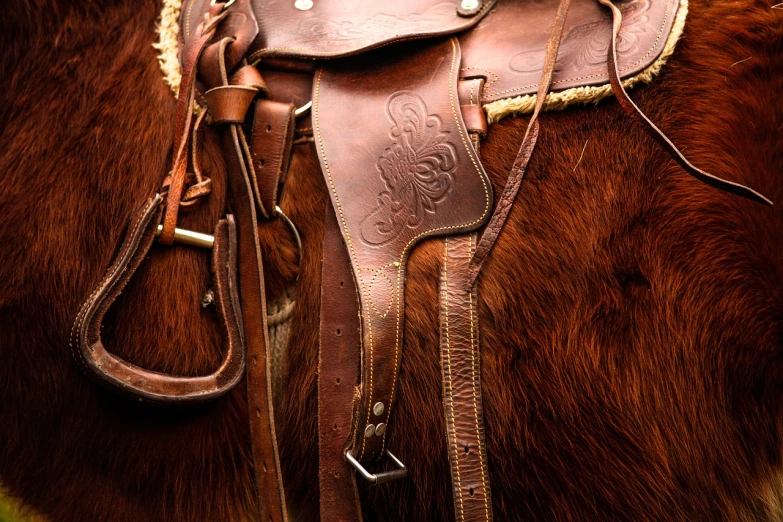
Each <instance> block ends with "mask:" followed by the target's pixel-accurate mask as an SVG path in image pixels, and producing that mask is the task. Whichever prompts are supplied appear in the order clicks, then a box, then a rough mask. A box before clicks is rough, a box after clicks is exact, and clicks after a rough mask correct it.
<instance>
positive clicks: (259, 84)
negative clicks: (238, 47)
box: [228, 65, 269, 98]
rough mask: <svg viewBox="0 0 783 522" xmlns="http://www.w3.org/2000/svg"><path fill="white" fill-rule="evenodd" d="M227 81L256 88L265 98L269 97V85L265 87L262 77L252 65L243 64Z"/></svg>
mask: <svg viewBox="0 0 783 522" xmlns="http://www.w3.org/2000/svg"><path fill="white" fill-rule="evenodd" d="M228 83H230V84H231V85H237V86H243V87H252V88H254V89H258V90H259V91H260V92H261V94H262V95H263V96H264V97H265V98H267V97H269V87H267V85H266V82H265V81H264V77H263V76H261V73H260V72H259V71H258V69H256V68H255V66H253V65H245V66H243V67H240V68H239V69H237V70H236V71H235V72H234V73H233V74H232V75H231V77H230V78H229V81H228Z"/></svg>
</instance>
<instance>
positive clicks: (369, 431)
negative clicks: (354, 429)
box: [364, 424, 375, 438]
mask: <svg viewBox="0 0 783 522" xmlns="http://www.w3.org/2000/svg"><path fill="white" fill-rule="evenodd" d="M373 435H375V425H374V424H368V425H367V427H366V428H364V436H365V438H370V437H372V436H373Z"/></svg>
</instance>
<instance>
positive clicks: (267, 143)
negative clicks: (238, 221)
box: [250, 100, 296, 219]
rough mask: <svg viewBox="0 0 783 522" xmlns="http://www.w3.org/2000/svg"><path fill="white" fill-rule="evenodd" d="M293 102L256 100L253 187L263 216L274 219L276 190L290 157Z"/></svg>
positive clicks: (294, 123)
mask: <svg viewBox="0 0 783 522" xmlns="http://www.w3.org/2000/svg"><path fill="white" fill-rule="evenodd" d="M295 109H296V107H295V106H294V104H293V103H281V102H276V101H270V100H258V101H257V102H256V109H255V116H254V119H253V134H252V138H251V141H250V154H251V156H252V157H253V170H254V172H255V176H254V178H253V187H254V189H255V193H256V201H257V202H258V207H259V211H260V213H261V215H262V216H263V217H264V218H265V219H271V218H273V217H274V216H275V215H276V214H275V206H276V205H277V192H278V189H279V187H280V184H281V183H282V182H283V181H284V180H285V174H286V172H288V163H289V161H290V159H291V146H292V143H293V141H294V128H295V127H296V121H295V118H294V110H295Z"/></svg>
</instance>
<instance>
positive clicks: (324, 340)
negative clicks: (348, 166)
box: [318, 204, 362, 522]
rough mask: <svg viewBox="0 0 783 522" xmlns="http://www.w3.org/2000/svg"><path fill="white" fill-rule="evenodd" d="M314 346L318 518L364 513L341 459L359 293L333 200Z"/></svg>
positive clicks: (357, 338)
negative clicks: (315, 359) (316, 375)
mask: <svg viewBox="0 0 783 522" xmlns="http://www.w3.org/2000/svg"><path fill="white" fill-rule="evenodd" d="M323 252H324V253H323V263H322V270H321V330H320V346H319V350H318V459H319V461H318V483H319V488H320V506H321V520H329V521H335V522H338V521H341V522H350V521H359V520H361V519H362V515H361V508H360V506H359V495H358V493H357V490H356V473H355V471H354V469H353V468H352V467H351V466H350V465H349V464H348V462H347V461H346V460H345V456H344V455H345V451H346V450H347V449H348V446H349V444H350V439H351V433H352V428H353V426H352V422H353V418H354V410H355V409H356V408H357V407H358V406H359V402H358V400H357V399H358V397H356V396H355V394H354V390H355V389H356V386H358V384H359V375H360V361H361V334H360V325H359V294H358V293H357V291H356V283H355V282H354V278H353V273H352V272H351V259H350V257H348V249H347V247H346V245H345V241H343V236H342V234H341V233H340V224H339V223H338V222H337V216H336V215H335V213H334V208H332V205H331V204H330V205H328V208H327V210H326V229H325V233H324V250H323Z"/></svg>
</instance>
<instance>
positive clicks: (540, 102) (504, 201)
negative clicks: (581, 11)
mask: <svg viewBox="0 0 783 522" xmlns="http://www.w3.org/2000/svg"><path fill="white" fill-rule="evenodd" d="M570 5H571V0H560V5H559V6H558V8H557V14H556V15H555V22H554V24H553V26H552V32H551V33H550V36H549V43H548V44H547V48H546V54H545V57H544V67H543V72H542V73H541V81H540V82H539V86H538V93H537V94H536V106H535V109H534V110H533V115H532V116H530V121H529V122H528V124H527V130H526V131H525V137H524V138H522V145H521V146H520V148H519V153H518V154H517V157H516V159H515V160H514V164H513V165H512V166H511V172H510V173H509V175H508V180H507V181H506V187H505V188H504V189H503V194H501V196H500V199H499V200H498V202H497V205H496V206H495V211H494V212H493V213H492V217H491V218H490V220H489V224H487V227H486V228H485V229H484V232H483V234H481V239H479V242H478V246H477V247H476V253H475V254H474V255H473V259H472V260H471V263H470V264H471V266H470V272H471V273H470V284H471V286H472V285H473V284H474V283H475V282H476V278H477V277H478V275H479V272H481V267H482V266H483V265H484V261H486V259H487V256H488V255H489V252H490V250H492V247H493V246H494V245H495V242H496V241H497V238H498V235H499V234H500V231H501V229H502V228H503V225H504V224H505V222H506V219H507V218H508V213H509V211H510V210H511V206H512V205H513V204H514V199H516V197H517V192H519V187H520V185H521V184H522V178H523V177H524V175H525V169H526V168H527V164H528V162H529V161H530V156H531V155H532V154H533V149H534V148H535V146H536V141H537V140H538V115H539V114H540V113H541V109H542V108H543V107H544V100H545V99H546V94H547V93H548V92H549V87H550V86H551V84H552V75H553V74H554V71H555V64H556V62H557V51H558V49H560V40H561V39H562V37H563V27H564V26H565V20H566V16H567V15H568V8H569V6H570Z"/></svg>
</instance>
